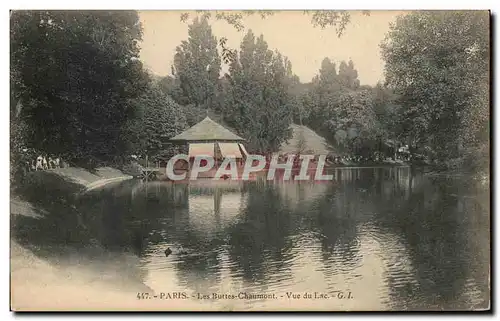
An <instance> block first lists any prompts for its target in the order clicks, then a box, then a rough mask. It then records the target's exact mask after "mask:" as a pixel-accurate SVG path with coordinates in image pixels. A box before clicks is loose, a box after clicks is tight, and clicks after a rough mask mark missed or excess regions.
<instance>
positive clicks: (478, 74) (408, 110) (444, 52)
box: [382, 11, 489, 161]
mask: <svg viewBox="0 0 500 321" xmlns="http://www.w3.org/2000/svg"><path fill="white" fill-rule="evenodd" d="M382 53H383V57H384V59H385V61H386V76H387V82H388V84H389V85H390V86H391V87H392V88H394V90H395V92H396V93H397V94H398V95H399V102H400V104H401V105H403V106H404V109H403V110H402V117H401V119H402V129H403V132H404V135H405V136H406V137H408V139H409V140H410V142H411V144H412V145H414V146H422V145H426V146H430V147H431V148H432V149H434V150H435V151H437V153H438V154H437V159H438V160H440V161H443V160H446V159H450V158H454V157H459V156H463V155H464V153H466V152H467V151H468V150H469V151H470V150H477V151H480V150H483V151H485V150H486V151H487V150H488V148H485V147H484V145H486V146H487V145H488V133H489V123H488V120H489V14H488V12H486V11H439V12H437V11H422V12H414V13H411V14H408V15H405V16H402V17H400V18H399V19H398V20H397V22H396V23H395V25H393V26H392V28H391V31H390V32H389V34H388V36H387V40H386V41H385V43H384V44H383V45H382ZM477 157H479V158H481V159H488V156H487V154H484V155H481V156H476V157H475V158H477Z"/></svg>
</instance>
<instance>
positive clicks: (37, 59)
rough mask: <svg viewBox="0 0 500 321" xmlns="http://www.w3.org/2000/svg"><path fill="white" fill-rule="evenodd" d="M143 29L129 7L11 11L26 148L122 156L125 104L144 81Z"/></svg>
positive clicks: (16, 97)
mask: <svg viewBox="0 0 500 321" xmlns="http://www.w3.org/2000/svg"><path fill="white" fill-rule="evenodd" d="M141 34H142V31H141V26H140V24H139V18H138V15H137V13H136V12H133V11H36V12H35V11H16V12H13V14H12V16H11V34H10V41H11V57H10V59H11V66H12V68H11V86H12V95H13V97H12V100H13V101H15V102H16V103H14V104H12V103H11V106H13V107H14V109H15V108H16V106H18V108H17V109H16V112H15V115H14V117H17V118H18V119H22V121H23V122H25V123H26V124H27V126H28V127H29V129H30V130H29V131H28V132H26V133H25V136H24V138H25V142H26V145H27V147H29V148H34V149H36V150H40V151H44V152H46V153H50V154H56V155H62V156H64V157H65V158H67V159H72V160H75V161H76V160H82V159H87V160H88V159H99V160H104V161H105V160H110V159H112V158H113V157H114V156H118V155H121V154H122V153H123V152H124V148H125V146H124V143H125V142H124V141H123V140H122V139H121V138H122V125H123V124H124V123H125V122H126V121H127V119H128V118H129V117H132V116H133V114H134V112H135V111H134V109H133V108H132V106H131V105H130V104H129V101H130V100H131V99H134V98H136V97H138V96H139V95H140V94H142V93H143V92H144V90H145V88H146V86H147V83H148V77H147V75H146V73H145V72H144V70H143V68H142V64H141V62H140V61H139V60H138V55H139V47H138V42H139V41H140V40H141ZM18 103H19V104H18ZM11 110H12V107H11ZM12 115H13V113H11V116H12ZM14 122H15V120H14Z"/></svg>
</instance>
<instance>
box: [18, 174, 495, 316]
mask: <svg viewBox="0 0 500 321" xmlns="http://www.w3.org/2000/svg"><path fill="white" fill-rule="evenodd" d="M333 174H334V176H335V180H334V181H333V182H323V183H316V184H314V183H311V182H295V183H289V182H288V183H287V182H265V181H264V182H260V181H258V182H245V183H241V182H238V183H235V182H219V183H214V182H210V181H206V182H191V183H190V184H172V183H151V182H150V183H142V182H135V181H131V182H125V183H123V184H121V185H120V186H116V187H113V188H110V189H104V190H101V191H97V192H95V193H91V194H89V195H87V196H85V197H83V198H80V199H78V200H75V201H74V203H72V204H71V205H68V206H69V207H70V208H73V210H72V211H73V212H75V213H78V215H76V214H74V213H73V212H72V214H71V215H70V216H69V217H66V216H64V217H65V219H61V218H62V217H63V215H58V214H54V215H53V216H49V217H47V218H44V219H42V220H40V221H38V222H36V223H34V222H27V221H24V222H17V223H18V224H15V225H14V227H15V230H16V231H17V233H16V237H17V238H19V239H20V240H23V242H24V244H36V245H37V247H38V248H39V250H37V252H38V253H40V255H41V256H44V257H54V255H56V254H55V252H57V251H54V247H51V246H49V245H48V244H49V243H50V244H52V243H56V244H61V243H65V244H68V245H66V246H73V245H74V246H75V247H78V246H80V245H78V244H82V243H85V242H87V241H82V238H81V237H80V238H78V241H77V242H75V243H68V240H69V239H68V237H66V238H59V239H54V235H51V233H49V231H48V230H49V229H50V228H49V229H44V226H55V225H57V226H58V228H59V229H61V230H66V231H67V233H70V231H78V230H80V232H81V228H79V227H78V226H82V225H84V226H85V230H84V231H85V232H84V233H83V232H81V233H83V234H85V235H86V239H89V240H95V241H96V242H97V243H98V244H99V246H100V247H101V248H102V249H104V251H106V253H126V255H130V254H131V253H132V254H133V255H134V257H136V258H137V260H136V261H135V263H132V267H133V268H134V269H135V271H134V272H131V271H122V270H118V271H117V273H121V274H122V275H124V276H126V277H129V276H131V275H132V274H133V275H134V277H135V278H136V279H139V280H140V281H141V282H142V283H143V284H145V285H146V286H147V287H149V288H151V289H152V290H153V291H157V292H162V291H163V292H165V291H174V290H175V291H187V292H189V293H194V292H199V293H212V292H216V293H236V294H237V293H238V292H240V291H245V292H253V293H269V292H271V293H276V294H278V295H284V294H285V292H286V291H300V292H302V293H303V292H305V291H309V292H311V291H312V292H315V291H316V292H325V293H333V291H338V290H341V291H351V292H352V294H353V296H354V299H351V300H338V299H332V300H327V301H315V300H313V301H307V300H301V301H300V302H299V301H294V302H289V301H288V300H287V299H284V298H280V299H278V300H237V301H216V302H213V304H217V305H220V306H221V308H232V309H249V308H257V309H274V308H278V307H281V308H287V307H290V308H299V309H300V308H308V309H311V308H317V309H328V310H342V309H356V310H372V309H378V310H385V309H410V310H412V309H417V310H422V309H431V310H436V309H470V308H472V307H485V306H487V304H488V300H489V281H488V276H489V262H490V258H489V244H490V242H489V207H488V206H486V205H485V204H489V199H487V198H485V195H487V192H486V191H485V192H484V193H479V190H478V189H477V188H475V187H474V186H470V185H468V184H466V182H467V180H465V181H464V180H461V179H457V178H450V177H429V176H424V175H422V174H421V173H417V172H414V171H411V170H410V169H409V168H358V169H338V170H336V171H334V172H333ZM49 210H50V211H52V212H54V211H55V212H61V211H65V210H67V208H64V207H62V208H61V207H51V208H49ZM55 217H58V218H59V219H57V220H56V219H55ZM75 217H78V218H75ZM26 229H28V231H26ZM33 231H35V232H33ZM49 240H50V242H49ZM89 242H90V241H89ZM75 244H76V245H75ZM166 247H170V248H171V249H172V250H173V253H172V254H171V255H170V256H169V257H165V254H164V253H163V252H164V250H165V248H166ZM48 249H49V250H48ZM76 253H78V254H79V255H80V254H81V253H82V252H81V251H80V250H79V249H77V250H76ZM61 255H62V256H64V255H65V254H60V255H59V256H61ZM120 255H122V256H123V255H125V254H120ZM84 259H85V258H84ZM84 259H82V260H84ZM86 259H87V260H88V261H91V262H93V263H92V264H106V263H103V259H102V257H97V258H92V259H88V258H86ZM104 262H105V261H104ZM89 264H90V263H89ZM195 303H196V302H195V301H194V302H193V304H195Z"/></svg>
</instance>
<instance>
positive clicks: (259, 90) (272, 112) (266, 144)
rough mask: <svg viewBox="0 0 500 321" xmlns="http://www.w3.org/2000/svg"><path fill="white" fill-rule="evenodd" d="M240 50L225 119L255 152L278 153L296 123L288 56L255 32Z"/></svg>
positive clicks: (235, 61) (244, 40)
mask: <svg viewBox="0 0 500 321" xmlns="http://www.w3.org/2000/svg"><path fill="white" fill-rule="evenodd" d="M240 48H241V49H240V52H239V54H238V55H237V57H236V59H235V60H233V62H232V63H231V65H230V76H229V79H230V86H229V95H227V99H228V100H227V103H226V111H225V115H226V119H225V120H226V121H227V122H228V124H229V125H231V126H233V127H234V128H236V129H237V130H238V131H239V132H240V133H241V134H242V135H243V136H244V137H246V138H247V139H248V140H249V143H250V148H251V149H253V150H255V151H258V152H269V151H275V150H277V149H278V148H279V146H280V145H281V143H282V142H283V141H284V140H285V139H286V138H288V136H289V134H290V132H289V126H290V123H291V120H292V110H291V109H290V105H289V103H290V101H289V94H288V80H289V78H287V76H288V75H289V74H287V67H286V66H285V60H284V57H283V56H282V55H281V54H280V53H278V52H273V51H271V50H269V49H268V45H267V43H266V42H265V40H264V37H263V36H262V35H261V36H260V37H258V38H257V39H256V38H255V36H254V34H253V32H252V31H251V30H249V31H248V33H247V34H246V35H245V37H244V38H243V41H242V43H241V47H240ZM290 68H291V66H290ZM290 68H289V70H290Z"/></svg>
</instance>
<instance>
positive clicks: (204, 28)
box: [173, 18, 221, 108]
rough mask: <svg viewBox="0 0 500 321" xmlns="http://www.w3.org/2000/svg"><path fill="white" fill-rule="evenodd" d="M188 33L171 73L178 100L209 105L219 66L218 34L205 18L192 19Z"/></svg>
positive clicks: (178, 48)
mask: <svg viewBox="0 0 500 321" xmlns="http://www.w3.org/2000/svg"><path fill="white" fill-rule="evenodd" d="M188 35H189V38H188V40H184V41H182V43H181V44H180V46H178V47H177V49H176V54H175V57H174V68H173V69H174V70H173V71H174V76H175V78H176V79H177V80H178V81H179V85H180V88H181V91H182V97H180V98H179V99H178V102H179V103H181V104H183V105H187V104H193V105H196V106H204V107H206V108H208V106H210V105H211V104H212V103H213V101H214V100H215V97H216V92H217V83H218V80H219V73H220V70H221V59H220V56H219V53H218V51H217V38H216V37H215V36H214V35H213V33H212V28H211V27H210V25H209V24H208V21H207V19H205V18H201V19H199V18H196V19H194V21H193V23H192V24H191V25H189V29H188Z"/></svg>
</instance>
